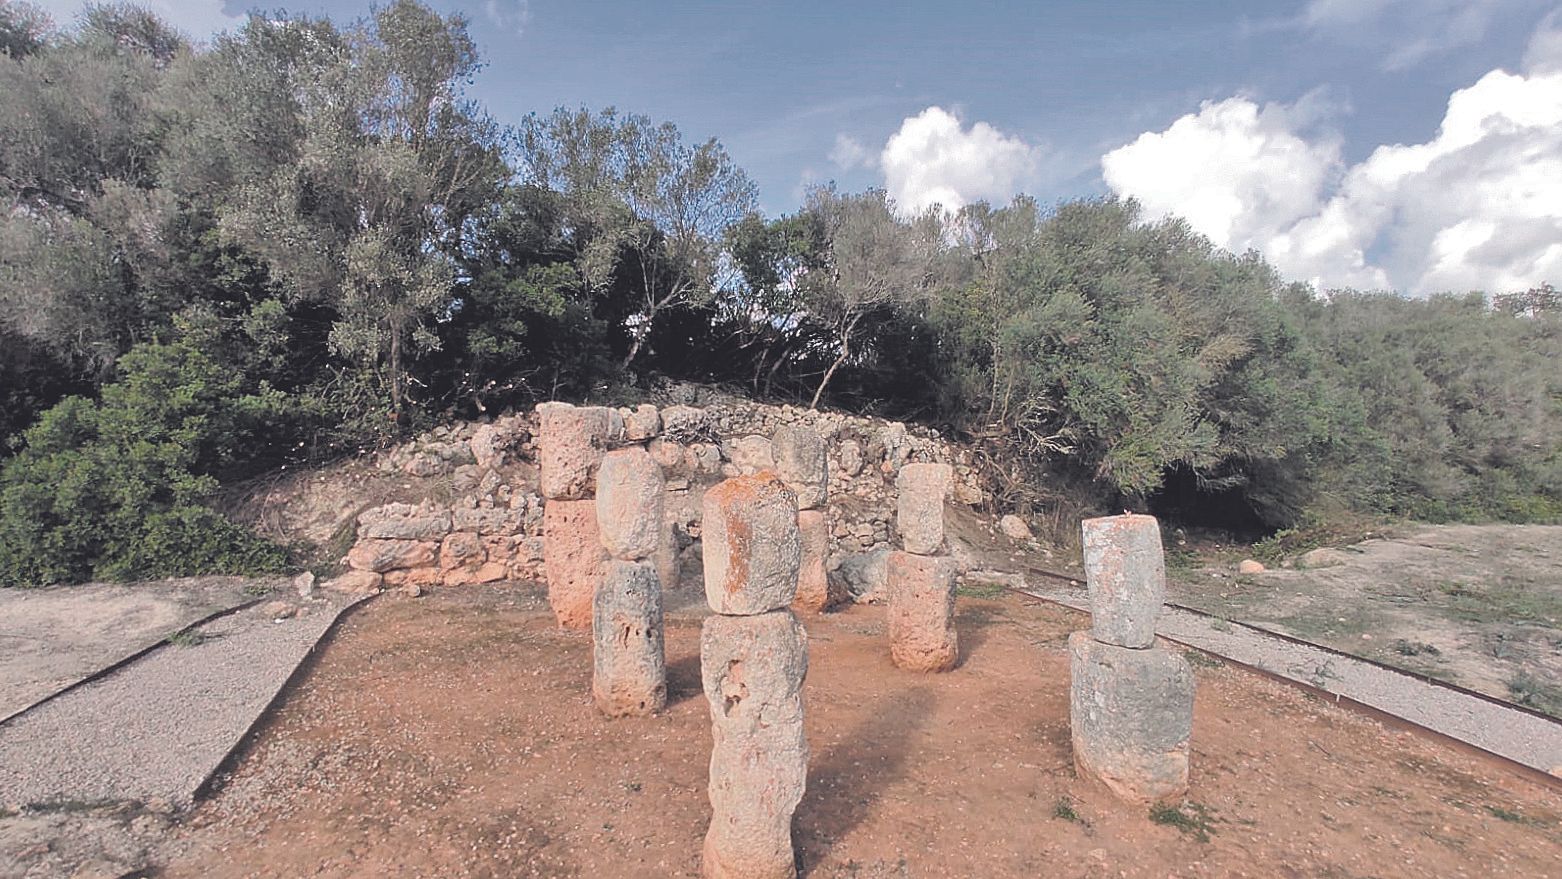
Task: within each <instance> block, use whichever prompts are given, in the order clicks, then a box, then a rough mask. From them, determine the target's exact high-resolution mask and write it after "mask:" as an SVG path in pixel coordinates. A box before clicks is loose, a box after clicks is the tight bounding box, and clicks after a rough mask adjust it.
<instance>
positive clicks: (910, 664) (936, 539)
mask: <svg viewBox="0 0 1562 879" xmlns="http://www.w3.org/2000/svg"><path fill="white" fill-rule="evenodd" d="M953 481H954V473H953V471H952V470H951V468H950V467H949V465H948V464H907V465H905V466H904V467H901V468H900V473H899V475H898V476H897V477H896V479H895V487H896V488H897V489H898V492H899V496H898V497H897V499H896V504H895V530H896V531H898V532H899V533H900V540H901V546H903V547H904V549H903V550H897V551H895V552H892V553H890V554H889V559H888V561H887V569H886V572H885V573H886V577H885V579H886V580H887V581H888V584H889V636H890V658H891V659H893V660H894V661H895V664H896V665H897V666H899V667H901V668H904V669H907V670H908V671H924V672H936V671H948V670H949V669H952V668H954V667H955V665H956V664H957V663H958V662H959V661H960V639H959V634H958V633H957V632H956V631H955V565H954V561H953V560H952V559H950V558H949V557H948V556H946V555H943V554H942V550H943V548H944V498H945V496H947V495H948V493H949V488H950V485H951V484H952V483H953Z"/></svg>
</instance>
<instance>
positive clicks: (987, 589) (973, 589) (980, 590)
mask: <svg viewBox="0 0 1562 879" xmlns="http://www.w3.org/2000/svg"><path fill="white" fill-rule="evenodd" d="M1008 591H1009V589H1008V587H1006V586H1004V585H1003V584H1002V583H972V584H970V585H968V586H961V587H960V588H959V589H957V590H955V594H957V595H963V596H965V597H967V598H985V599H988V600H992V599H995V598H1002V597H1003V595H1004V593H1006V592H1008Z"/></svg>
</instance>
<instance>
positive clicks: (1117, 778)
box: [1069, 515, 1193, 802]
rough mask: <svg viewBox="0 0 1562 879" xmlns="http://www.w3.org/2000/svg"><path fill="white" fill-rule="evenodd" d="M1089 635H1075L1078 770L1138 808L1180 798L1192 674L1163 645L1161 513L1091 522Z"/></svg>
mask: <svg viewBox="0 0 1562 879" xmlns="http://www.w3.org/2000/svg"><path fill="white" fill-rule="evenodd" d="M1081 531H1082V532H1083V535H1084V554H1085V579H1086V582H1087V583H1088V585H1089V589H1090V615H1091V628H1090V632H1088V633H1086V632H1075V633H1074V634H1073V635H1072V636H1070V637H1069V675H1070V679H1069V732H1070V738H1071V740H1072V743H1073V750H1074V766H1075V768H1076V770H1077V771H1078V772H1079V773H1080V774H1081V775H1084V776H1088V777H1091V778H1095V779H1098V780H1100V781H1101V782H1103V783H1104V784H1106V786H1107V787H1108V788H1110V789H1111V791H1112V792H1113V793H1114V794H1116V795H1117V796H1118V797H1120V798H1122V799H1124V800H1128V801H1130V802H1154V801H1158V800H1169V799H1174V798H1176V797H1180V796H1182V795H1183V794H1184V793H1186V792H1187V789H1188V750H1189V748H1188V744H1189V741H1190V739H1191V738H1192V735H1193V671H1192V669H1191V668H1189V667H1188V663H1187V660H1185V659H1183V658H1182V656H1180V655H1179V654H1176V653H1172V652H1170V651H1167V650H1164V649H1162V648H1159V647H1156V646H1155V622H1156V618H1157V617H1159V616H1160V612H1161V605H1162V602H1163V601H1164V598H1165V595H1166V568H1165V561H1164V557H1163V555H1162V550H1161V535H1160V526H1159V524H1158V523H1157V522H1156V521H1155V518H1154V517H1153V516H1136V515H1123V516H1108V517H1105V518H1100V519H1086V520H1085V521H1084V522H1083V523H1082V524H1081Z"/></svg>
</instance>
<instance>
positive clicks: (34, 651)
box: [0, 577, 271, 721]
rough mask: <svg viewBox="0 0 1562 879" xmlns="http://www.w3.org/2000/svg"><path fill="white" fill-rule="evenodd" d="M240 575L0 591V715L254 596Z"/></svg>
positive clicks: (253, 582)
mask: <svg viewBox="0 0 1562 879" xmlns="http://www.w3.org/2000/svg"><path fill="white" fill-rule="evenodd" d="M256 585H260V586H262V587H265V586H268V585H271V584H270V583H269V581H266V580H259V581H257V580H253V579H245V578H243V577H187V578H184V579H180V580H174V581H156V582H149V583H131V584H123V583H88V584H85V585H80V586H51V587H48V588H44V589H0V721H3V720H4V719H5V718H8V717H10V716H11V715H13V714H15V713H17V712H19V711H21V710H22V709H24V708H26V707H28V706H29V705H32V704H33V703H35V702H38V701H39V700H41V699H44V698H46V697H48V696H51V695H53V694H55V693H58V692H59V691H61V690H63V689H65V688H67V687H69V686H71V685H73V684H76V683H77V682H79V681H81V680H82V679H83V678H86V677H88V676H90V675H92V674H95V673H97V672H99V671H102V670H103V669H105V668H108V667H109V666H111V665H113V664H114V663H116V662H119V661H121V660H124V659H126V658H127V657H130V656H133V655H135V654H136V653H139V652H140V651H142V650H145V649H147V648H148V647H152V646H154V645H156V644H157V643H158V642H160V641H162V640H163V639H164V638H165V637H167V636H168V635H169V634H170V633H172V632H176V631H178V630H179V629H182V628H184V627H185V626H188V625H190V624H192V623H195V622H198V621H200V620H202V619H205V618H206V617H209V616H211V615H212V614H214V613H220V612H221V611H225V610H229V609H231V608H235V607H238V606H239V605H241V604H243V603H245V602H247V601H251V600H253V599H252V597H251V595H249V594H247V593H246V591H245V588H246V587H254V586H256Z"/></svg>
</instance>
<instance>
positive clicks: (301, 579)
mask: <svg viewBox="0 0 1562 879" xmlns="http://www.w3.org/2000/svg"><path fill="white" fill-rule="evenodd" d="M293 588H294V589H296V590H298V597H299V598H314V597H315V572H314V571H305V572H303V573H302V574H299V575H298V576H297V577H294V578H293Z"/></svg>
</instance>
